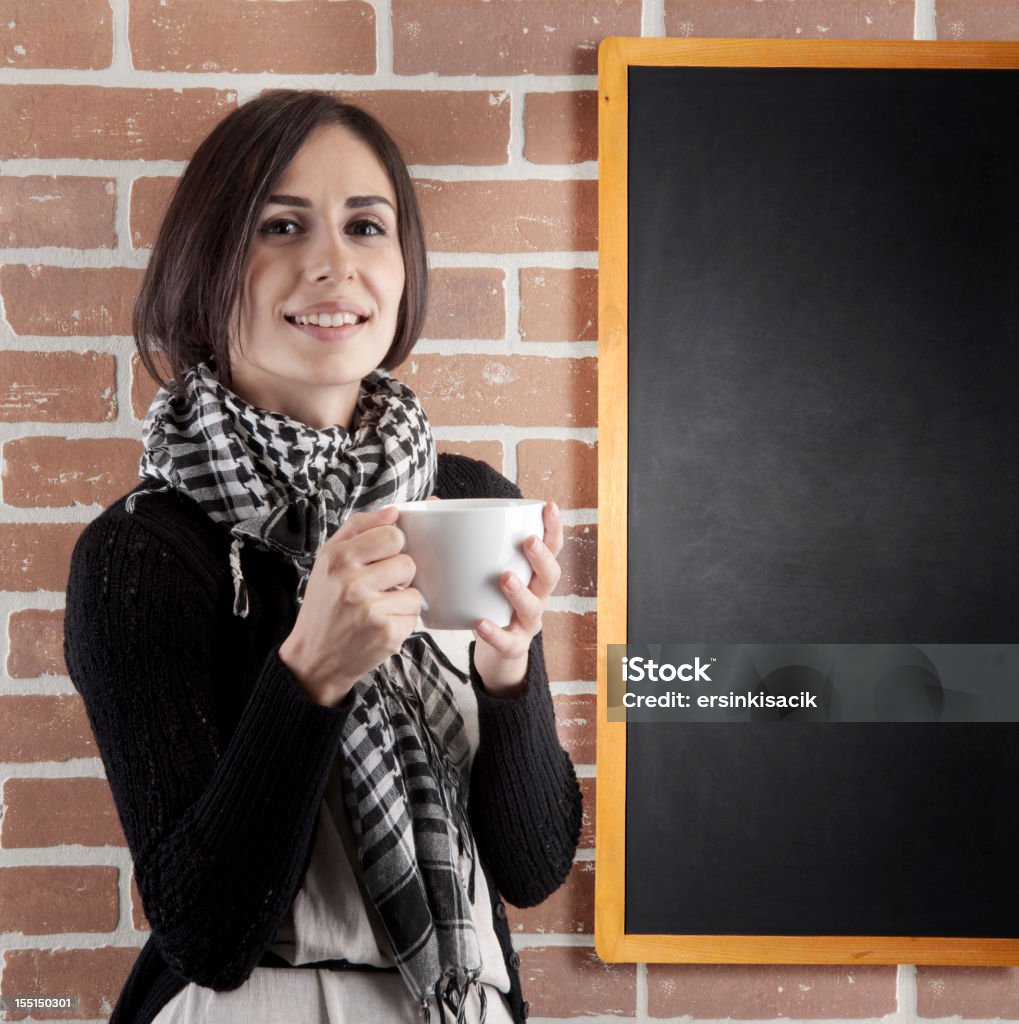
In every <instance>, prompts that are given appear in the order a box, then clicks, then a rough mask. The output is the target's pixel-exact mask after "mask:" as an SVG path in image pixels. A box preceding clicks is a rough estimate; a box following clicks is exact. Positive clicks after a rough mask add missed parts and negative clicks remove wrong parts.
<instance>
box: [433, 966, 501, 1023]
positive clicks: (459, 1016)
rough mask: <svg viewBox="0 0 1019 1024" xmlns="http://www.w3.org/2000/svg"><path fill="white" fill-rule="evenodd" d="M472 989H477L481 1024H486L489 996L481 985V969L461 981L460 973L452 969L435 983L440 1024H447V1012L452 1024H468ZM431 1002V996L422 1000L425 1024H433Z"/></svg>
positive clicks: (468, 974)
mask: <svg viewBox="0 0 1019 1024" xmlns="http://www.w3.org/2000/svg"><path fill="white" fill-rule="evenodd" d="M443 982H445V985H443ZM472 989H476V990H477V993H478V1004H479V1008H480V1011H481V1016H480V1017H479V1018H478V1020H479V1024H485V1021H486V1020H487V1019H488V994H487V993H486V992H485V986H484V985H482V984H481V969H480V968H479V969H478V970H476V971H469V972H467V973H466V974H464V976H463V980H462V981H461V980H460V971H458V970H457V969H456V968H452V967H451V968H450V969H449V970H448V971H446V973H445V974H443V975H442V977H441V978H439V980H438V981H437V982H436V983H435V990H434V998H435V1005H436V1007H437V1008H438V1011H439V1024H447V1010H448V1011H449V1016H448V1020H449V1021H451V1022H452V1024H467V1004H468V1000H469V999H470V994H471V990H472ZM431 1000H432V996H431V995H425V996H423V997H422V999H421V1016H422V1017H423V1019H424V1021H425V1024H431V1020H432V1010H431V1005H430V1004H431Z"/></svg>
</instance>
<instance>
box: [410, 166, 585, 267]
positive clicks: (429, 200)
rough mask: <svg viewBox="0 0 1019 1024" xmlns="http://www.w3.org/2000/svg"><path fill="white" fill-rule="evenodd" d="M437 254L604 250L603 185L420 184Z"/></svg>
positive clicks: (428, 234) (430, 238)
mask: <svg viewBox="0 0 1019 1024" xmlns="http://www.w3.org/2000/svg"><path fill="white" fill-rule="evenodd" d="M416 187H417V194H418V199H419V201H420V203H421V214H422V217H423V218H424V224H425V236H426V244H427V246H428V248H429V249H431V250H434V251H436V252H491V253H502V252H576V251H589V252H590V251H593V250H595V249H597V248H598V182H597V181H589V180H583V181H438V180H434V179H424V180H418V181H417V182H416Z"/></svg>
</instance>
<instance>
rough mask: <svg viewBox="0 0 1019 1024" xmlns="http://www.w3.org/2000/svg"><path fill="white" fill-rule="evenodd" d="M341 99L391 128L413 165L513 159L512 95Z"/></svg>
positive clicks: (401, 93)
mask: <svg viewBox="0 0 1019 1024" xmlns="http://www.w3.org/2000/svg"><path fill="white" fill-rule="evenodd" d="M340 95H341V98H342V99H345V100H347V101H349V102H351V103H356V104H357V105H358V106H359V107H364V109H365V110H367V111H369V113H371V114H374V115H375V116H376V117H377V118H378V119H379V120H380V121H381V122H382V123H383V124H384V125H385V126H386V128H387V129H388V131H389V133H390V135H392V136H393V138H394V139H395V140H396V142H397V145H399V147H400V152H401V153H403V158H404V160H406V161H407V163H408V164H418V165H420V164H457V165H460V166H474V167H479V166H486V165H492V164H504V163H506V161H507V160H508V159H509V139H510V97H509V94H508V93H505V92H480V91H478V92H471V91H463V92H459V91H457V92H453V91H449V90H434V91H433V90H426V91H415V90H412V89H380V90H377V91H371V92H357V91H352V92H344V93H342V94H340Z"/></svg>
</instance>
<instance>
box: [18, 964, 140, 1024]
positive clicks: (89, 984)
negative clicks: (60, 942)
mask: <svg viewBox="0 0 1019 1024" xmlns="http://www.w3.org/2000/svg"><path fill="white" fill-rule="evenodd" d="M138 953H139V950H138V949H137V948H135V947H127V946H103V947H100V948H99V949H8V950H6V951H5V953H4V960H5V965H6V966H5V968H4V992H10V993H12V994H13V993H17V994H18V995H25V996H75V995H76V996H77V997H78V1010H77V1012H76V1013H75V1012H68V1011H55V1010H44V1011H38V1012H40V1013H44V1014H45V1015H46V1016H45V1019H46V1020H50V1019H52V1020H90V1019H91V1020H98V1019H102V1020H106V1019H107V1018H108V1017H109V1015H110V1011H111V1010H112V1009H113V1006H114V1004H115V1003H116V1001H117V996H119V995H120V990H121V989H122V988H123V987H124V982H125V981H127V976H128V974H130V973H131V968H132V967H133V966H134V962H135V961H136V960H137V959H138ZM33 1015H34V1011H33ZM7 1019H8V1020H17V1019H21V1020H24V1019H26V1016H25V1015H23V1014H22V1015H17V1016H16V1015H14V1014H8V1015H7ZM36 1019H38V1018H36Z"/></svg>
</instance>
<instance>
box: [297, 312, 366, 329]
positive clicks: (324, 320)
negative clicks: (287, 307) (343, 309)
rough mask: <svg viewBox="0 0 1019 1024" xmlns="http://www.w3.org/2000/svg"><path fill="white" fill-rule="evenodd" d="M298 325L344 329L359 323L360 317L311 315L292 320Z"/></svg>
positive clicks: (350, 315)
mask: <svg viewBox="0 0 1019 1024" xmlns="http://www.w3.org/2000/svg"><path fill="white" fill-rule="evenodd" d="M293 319H294V320H295V322H296V323H299V324H312V325H313V326H315V327H344V326H347V325H349V324H356V323H359V322H360V320H361V317H359V316H358V315H357V314H356V313H332V314H330V313H311V314H309V315H308V316H298V317H294V318H293Z"/></svg>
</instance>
